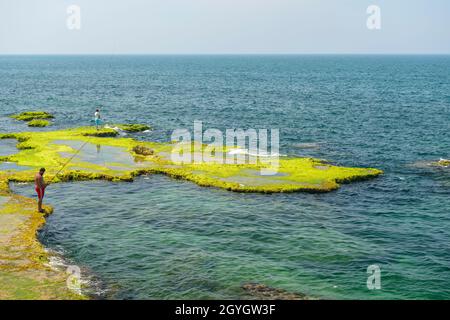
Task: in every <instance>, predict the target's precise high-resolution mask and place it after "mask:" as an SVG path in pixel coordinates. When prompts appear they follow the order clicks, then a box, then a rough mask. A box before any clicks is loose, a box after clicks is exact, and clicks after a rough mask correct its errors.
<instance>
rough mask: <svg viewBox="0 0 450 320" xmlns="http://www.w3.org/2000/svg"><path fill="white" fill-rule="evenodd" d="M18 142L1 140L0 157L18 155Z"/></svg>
mask: <svg viewBox="0 0 450 320" xmlns="http://www.w3.org/2000/svg"><path fill="white" fill-rule="evenodd" d="M16 145H17V140H15V139H0V156H9V155H12V154H14V153H17V152H18V150H17V147H16Z"/></svg>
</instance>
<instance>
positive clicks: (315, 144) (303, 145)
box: [293, 142, 320, 149]
mask: <svg viewBox="0 0 450 320" xmlns="http://www.w3.org/2000/svg"><path fill="white" fill-rule="evenodd" d="M293 146H294V147H295V148H299V149H318V148H320V144H319V143H318V142H304V143H295V144H294V145H293Z"/></svg>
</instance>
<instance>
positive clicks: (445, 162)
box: [438, 159, 450, 167]
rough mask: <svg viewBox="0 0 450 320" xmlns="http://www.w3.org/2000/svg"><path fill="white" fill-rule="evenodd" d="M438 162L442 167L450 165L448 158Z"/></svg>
mask: <svg viewBox="0 0 450 320" xmlns="http://www.w3.org/2000/svg"><path fill="white" fill-rule="evenodd" d="M438 164H439V165H440V166H443V167H449V166H450V160H448V159H441V160H439V161H438Z"/></svg>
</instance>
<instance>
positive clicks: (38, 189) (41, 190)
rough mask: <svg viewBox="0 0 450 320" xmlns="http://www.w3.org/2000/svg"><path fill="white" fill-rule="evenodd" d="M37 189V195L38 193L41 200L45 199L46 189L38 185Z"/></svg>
mask: <svg viewBox="0 0 450 320" xmlns="http://www.w3.org/2000/svg"><path fill="white" fill-rule="evenodd" d="M35 190H36V193H37V195H38V198H39V200H42V199H44V195H45V189H42V188H38V187H36V189H35Z"/></svg>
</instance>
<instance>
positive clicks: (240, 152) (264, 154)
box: [228, 148, 286, 158]
mask: <svg viewBox="0 0 450 320" xmlns="http://www.w3.org/2000/svg"><path fill="white" fill-rule="evenodd" d="M228 154H229V155H249V156H252V157H265V158H269V157H286V155H284V154H279V153H277V152H274V153H267V152H259V153H253V152H249V151H248V150H247V149H239V148H238V149H234V150H231V151H229V152H228Z"/></svg>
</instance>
